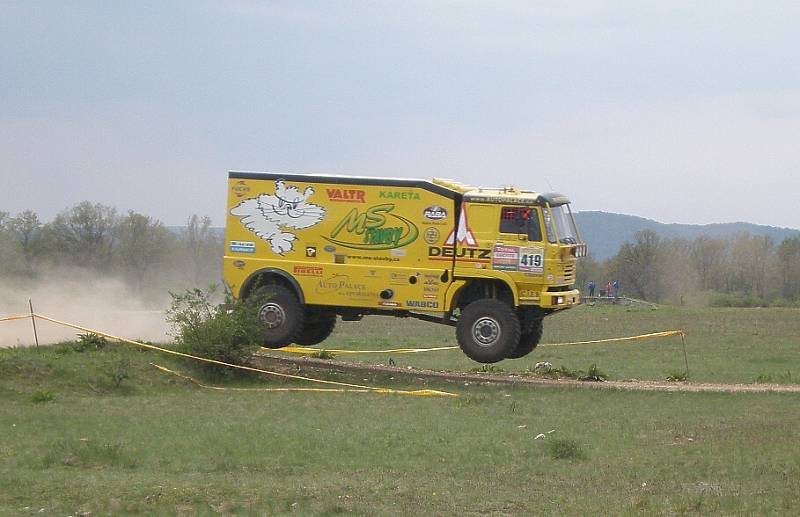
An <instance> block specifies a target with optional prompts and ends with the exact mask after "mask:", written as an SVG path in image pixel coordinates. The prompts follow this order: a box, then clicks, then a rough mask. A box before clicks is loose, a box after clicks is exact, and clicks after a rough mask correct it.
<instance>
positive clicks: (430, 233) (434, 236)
mask: <svg viewBox="0 0 800 517" xmlns="http://www.w3.org/2000/svg"><path fill="white" fill-rule="evenodd" d="M440 236H441V234H440V233H439V229H438V228H434V227H432V226H430V227H428V228H425V231H424V232H423V233H422V238H423V239H424V240H425V242H427V243H428V244H436V243H437V242H439V237H440Z"/></svg>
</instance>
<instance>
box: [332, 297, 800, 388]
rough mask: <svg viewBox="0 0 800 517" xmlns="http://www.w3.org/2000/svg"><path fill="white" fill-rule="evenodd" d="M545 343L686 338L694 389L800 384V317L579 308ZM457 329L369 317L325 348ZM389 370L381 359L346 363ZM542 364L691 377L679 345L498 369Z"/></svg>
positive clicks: (543, 354)
mask: <svg viewBox="0 0 800 517" xmlns="http://www.w3.org/2000/svg"><path fill="white" fill-rule="evenodd" d="M544 329H545V330H544V337H543V339H542V342H543V343H563V342H574V341H586V340H595V339H605V338H613V337H621V336H633V335H638V334H647V333H651V332H656V331H661V330H678V329H682V330H685V331H686V350H687V357H688V362H689V374H690V375H689V380H691V381H694V382H723V383H753V382H769V383H778V384H790V383H791V384H795V383H798V382H800V353H798V351H800V310H798V309H715V308H682V307H669V306H662V307H659V308H658V309H656V310H652V309H649V308H625V307H620V306H594V307H590V306H581V307H578V308H576V309H573V310H569V311H565V312H563V313H560V314H556V315H553V316H551V317H549V318H547V319H545V323H544ZM454 344H455V332H454V329H453V328H451V327H445V326H442V325H436V324H433V323H423V322H418V321H414V320H398V319H393V318H383V317H377V316H376V317H371V318H365V319H364V320H363V321H361V322H354V323H351V322H341V323H340V324H339V326H338V328H337V330H336V331H335V332H334V334H333V336H332V337H331V338H330V339H328V340H327V341H325V342H324V343H323V344H322V345H320V346H321V347H323V348H325V347H327V348H346V349H381V348H392V347H419V346H432V347H433V346H451V345H454ZM347 358H348V359H351V358H352V359H353V360H355V361H361V362H378V363H386V362H387V361H388V358H389V356H388V355H383V354H377V355H364V356H348V357H347ZM392 360H393V361H394V362H395V363H397V364H398V365H411V366H416V367H425V368H435V369H441V370H455V371H468V370H470V369H474V368H476V367H479V365H477V363H474V362H473V361H471V360H470V359H468V358H467V357H466V356H464V355H463V354H462V353H461V352H460V351H459V350H454V351H443V352H432V353H426V354H414V355H401V356H393V359H392ZM539 361H549V362H551V363H552V364H553V365H554V366H555V367H564V368H568V369H571V370H586V369H587V368H588V367H589V366H590V365H591V364H596V365H597V367H598V368H599V369H600V370H601V371H603V372H605V373H607V374H608V375H609V377H610V378H612V379H645V380H664V379H665V378H666V377H668V376H669V375H672V374H674V373H679V372H683V371H684V370H685V366H684V357H683V350H682V343H681V339H680V337H669V338H659V339H647V340H642V341H628V342H620V343H608V344H594V345H578V346H565V347H547V346H541V347H539V348H537V349H536V350H534V352H533V353H532V354H530V355H529V356H527V357H525V358H522V359H514V360H505V361H501V362H500V363H497V364H496V365H494V369H497V370H504V371H506V372H521V371H526V370H529V369H532V368H533V366H534V365H535V364H536V363H537V362H539Z"/></svg>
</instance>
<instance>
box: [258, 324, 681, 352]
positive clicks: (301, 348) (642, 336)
mask: <svg viewBox="0 0 800 517" xmlns="http://www.w3.org/2000/svg"><path fill="white" fill-rule="evenodd" d="M683 335H685V333H684V332H683V331H682V330H665V331H663V332H652V333H650V334H640V335H638V336H627V337H613V338H608V339H593V340H591V341H573V342H570V343H540V344H539V346H567V345H591V344H595V343H613V342H616V341H635V340H639V339H651V338H659V337H669V336H683ZM261 349H262V350H265V351H269V352H275V351H278V352H288V353H290V354H300V355H315V354H319V353H320V352H323V351H324V352H330V353H331V354H334V355H359V354H414V353H419V352H438V351H441V350H458V349H459V347H457V346H439V347H434V348H390V349H388V350H344V349H338V348H311V347H307V346H286V347H283V348H274V349H273V348H266V347H261Z"/></svg>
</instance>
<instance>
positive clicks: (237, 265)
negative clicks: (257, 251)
mask: <svg viewBox="0 0 800 517" xmlns="http://www.w3.org/2000/svg"><path fill="white" fill-rule="evenodd" d="M245 265H247V263H246V262H245V261H244V260H234V261H233V267H235V268H236V269H244V266H245Z"/></svg>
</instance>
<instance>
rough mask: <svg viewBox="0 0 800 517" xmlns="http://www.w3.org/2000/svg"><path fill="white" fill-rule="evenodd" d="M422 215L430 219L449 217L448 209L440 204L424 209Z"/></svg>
mask: <svg viewBox="0 0 800 517" xmlns="http://www.w3.org/2000/svg"><path fill="white" fill-rule="evenodd" d="M422 215H423V216H424V217H425V219H428V220H429V221H440V220H442V219H444V218H446V217H447V210H446V209H445V208H444V207H441V206H439V205H433V206H429V207H428V208H426V209H425V210H423V212H422Z"/></svg>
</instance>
